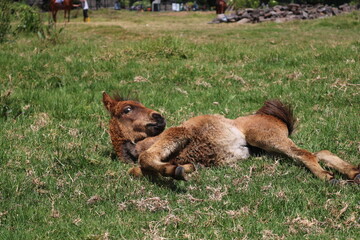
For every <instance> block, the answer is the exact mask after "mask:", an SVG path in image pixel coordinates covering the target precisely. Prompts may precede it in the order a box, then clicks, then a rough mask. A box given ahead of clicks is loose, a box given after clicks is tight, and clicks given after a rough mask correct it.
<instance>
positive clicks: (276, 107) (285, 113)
mask: <svg viewBox="0 0 360 240" xmlns="http://www.w3.org/2000/svg"><path fill="white" fill-rule="evenodd" d="M256 114H266V115H271V116H274V117H276V118H278V119H280V120H281V121H283V122H284V123H285V124H286V126H287V128H288V131H289V135H291V133H293V131H294V129H295V123H296V118H295V116H294V114H293V110H292V108H291V106H290V105H285V104H283V103H282V102H280V101H279V100H268V101H266V102H265V103H264V106H262V107H261V108H260V109H259V110H258V111H257V112H256Z"/></svg>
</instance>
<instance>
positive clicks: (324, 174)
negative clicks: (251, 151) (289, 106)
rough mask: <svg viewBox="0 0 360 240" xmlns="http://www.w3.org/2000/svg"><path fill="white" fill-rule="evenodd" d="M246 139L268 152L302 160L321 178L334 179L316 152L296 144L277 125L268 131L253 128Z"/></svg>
mask: <svg viewBox="0 0 360 240" xmlns="http://www.w3.org/2000/svg"><path fill="white" fill-rule="evenodd" d="M246 141H247V142H248V143H249V144H250V145H252V146H255V147H258V148H261V149H264V150H266V151H268V152H277V153H282V154H285V155H287V156H289V157H291V158H293V159H296V160H298V161H300V162H302V163H303V164H304V165H305V166H306V167H307V168H308V169H309V170H310V171H311V172H312V173H313V174H314V175H315V176H317V177H318V178H320V179H323V180H331V179H333V174H332V173H330V172H328V171H326V170H324V169H323V168H322V167H321V166H320V164H319V163H318V158H317V157H316V155H315V154H313V153H311V152H308V151H307V150H304V149H301V148H299V147H298V146H296V144H295V143H294V142H293V141H292V140H291V139H290V138H288V136H287V135H286V134H284V132H282V131H281V130H280V129H277V128H276V127H274V128H272V129H267V131H263V129H261V127H259V128H252V129H251V131H249V132H248V133H247V134H246Z"/></svg>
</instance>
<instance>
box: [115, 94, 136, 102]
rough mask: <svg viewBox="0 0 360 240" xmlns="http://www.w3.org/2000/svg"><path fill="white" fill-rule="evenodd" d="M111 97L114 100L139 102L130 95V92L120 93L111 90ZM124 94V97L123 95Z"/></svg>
mask: <svg viewBox="0 0 360 240" xmlns="http://www.w3.org/2000/svg"><path fill="white" fill-rule="evenodd" d="M111 95H112V97H113V99H114V100H116V101H119V102H122V101H135V102H139V101H138V99H137V98H133V97H130V93H127V94H120V93H119V92H113V93H112V94H111ZM125 95H126V97H125Z"/></svg>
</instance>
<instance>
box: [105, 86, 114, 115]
mask: <svg viewBox="0 0 360 240" xmlns="http://www.w3.org/2000/svg"><path fill="white" fill-rule="evenodd" d="M102 101H103V103H104V106H105V108H106V109H107V110H108V111H109V112H110V113H113V111H114V106H115V105H116V101H115V100H114V99H112V98H111V97H110V96H109V95H108V94H107V93H106V92H105V91H104V92H103V99H102Z"/></svg>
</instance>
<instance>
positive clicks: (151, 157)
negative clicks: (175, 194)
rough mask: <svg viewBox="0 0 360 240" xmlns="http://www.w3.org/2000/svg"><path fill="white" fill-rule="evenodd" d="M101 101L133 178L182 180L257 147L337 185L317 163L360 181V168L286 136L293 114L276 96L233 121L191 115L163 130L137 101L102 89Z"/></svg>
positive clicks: (157, 116)
mask: <svg viewBox="0 0 360 240" xmlns="http://www.w3.org/2000/svg"><path fill="white" fill-rule="evenodd" d="M103 103H104V105H105V107H106V109H107V110H108V111H109V113H110V114H111V119H110V136H111V140H112V143H113V145H114V149H115V151H116V153H117V155H118V156H119V158H120V159H121V160H123V161H127V162H131V161H134V162H135V161H136V160H138V162H139V165H140V166H138V167H134V168H132V169H130V171H129V173H130V174H132V175H134V176H143V175H162V176H167V177H172V178H174V179H179V180H185V179H186V173H190V172H193V171H195V165H198V164H199V165H203V166H206V167H211V166H217V165H226V164H228V165H229V164H231V163H233V162H235V161H239V160H241V159H246V158H248V157H250V155H251V148H252V147H256V148H260V149H263V150H265V151H266V152H269V153H280V154H283V155H285V156H288V157H290V158H292V159H294V160H297V161H299V162H301V163H303V164H304V165H305V166H306V167H307V168H308V169H309V170H310V171H311V172H312V173H313V174H314V175H315V176H317V177H318V178H320V179H323V180H328V181H331V182H332V183H336V182H337V180H336V179H334V175H333V174H332V173H331V172H329V171H326V170H325V169H323V168H322V167H321V166H320V164H319V162H320V161H323V162H324V163H325V165H327V166H328V167H331V168H334V169H335V170H337V171H339V172H340V173H342V174H344V175H346V176H347V178H349V179H351V180H352V181H353V182H355V183H357V184H360V168H359V167H356V166H354V165H352V164H350V163H348V162H346V161H344V160H342V159H341V158H339V157H338V156H336V155H335V154H333V153H331V152H329V151H327V150H323V151H320V152H318V153H311V152H309V151H307V150H305V149H301V148H299V147H298V146H297V145H296V144H295V143H294V142H293V141H292V140H291V139H290V138H289V136H290V135H291V133H292V131H293V129H294V123H295V117H294V116H293V114H292V110H291V108H290V107H288V106H286V105H284V104H283V103H281V102H280V101H278V100H271V101H267V102H265V104H264V106H263V107H261V108H260V109H259V110H258V111H257V112H256V113H255V114H253V115H248V116H244V117H238V118H236V119H227V118H225V117H223V116H221V115H203V116H198V117H194V118H191V119H189V120H187V121H185V122H184V123H182V124H181V125H180V126H178V127H171V128H168V129H167V130H165V131H164V129H165V124H166V123H165V119H164V117H163V116H161V115H160V114H159V113H158V112H156V111H154V110H152V109H149V108H146V107H145V106H144V105H142V104H141V103H139V102H134V101H129V100H123V99H113V98H111V97H110V96H109V95H108V94H106V93H105V92H104V93H103Z"/></svg>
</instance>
